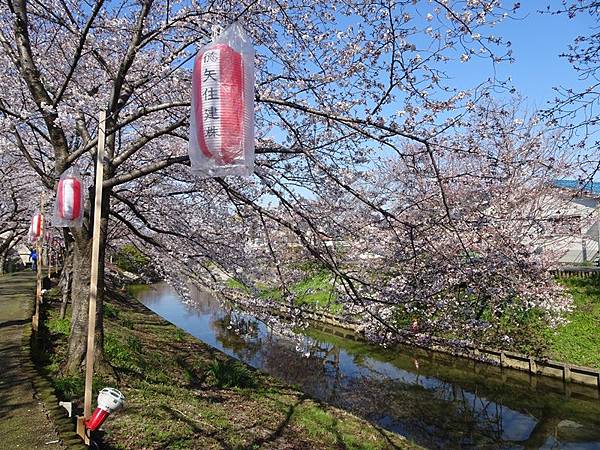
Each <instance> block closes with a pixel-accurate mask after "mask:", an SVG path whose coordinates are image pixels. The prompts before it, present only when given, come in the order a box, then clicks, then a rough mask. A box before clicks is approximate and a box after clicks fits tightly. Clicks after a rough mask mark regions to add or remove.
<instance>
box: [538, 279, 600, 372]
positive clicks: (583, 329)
mask: <svg viewBox="0 0 600 450" xmlns="http://www.w3.org/2000/svg"><path fill="white" fill-rule="evenodd" d="M560 282H561V284H563V285H564V286H565V287H566V288H567V290H568V291H569V293H570V294H571V295H572V296H573V301H574V306H575V309H574V311H573V312H572V313H571V314H569V315H568V316H567V319H568V320H569V323H568V324H566V325H564V326H561V327H559V328H558V329H557V330H556V331H555V332H554V333H552V334H551V335H550V337H549V342H550V344H549V356H550V357H551V358H553V359H557V360H560V361H566V362H569V363H571V364H576V365H582V366H589V367H595V368H600V277H591V278H576V277H573V278H568V279H565V280H561V281H560Z"/></svg>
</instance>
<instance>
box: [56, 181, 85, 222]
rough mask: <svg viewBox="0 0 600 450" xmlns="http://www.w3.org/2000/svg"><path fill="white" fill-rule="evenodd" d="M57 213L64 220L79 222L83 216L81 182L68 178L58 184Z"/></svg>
mask: <svg viewBox="0 0 600 450" xmlns="http://www.w3.org/2000/svg"><path fill="white" fill-rule="evenodd" d="M56 201H57V202H58V208H57V212H58V215H59V216H60V218H61V219H63V220H77V219H79V216H80V215H81V181H79V179H77V178H75V177H66V178H63V179H61V180H60V181H59V182H58V190H57V193H56Z"/></svg>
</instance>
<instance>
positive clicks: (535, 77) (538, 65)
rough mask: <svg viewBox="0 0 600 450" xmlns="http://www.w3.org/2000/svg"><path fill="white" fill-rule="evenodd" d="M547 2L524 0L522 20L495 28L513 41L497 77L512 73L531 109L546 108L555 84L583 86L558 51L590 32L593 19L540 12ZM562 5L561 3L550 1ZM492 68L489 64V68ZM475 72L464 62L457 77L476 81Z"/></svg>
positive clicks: (586, 16)
mask: <svg viewBox="0 0 600 450" xmlns="http://www.w3.org/2000/svg"><path fill="white" fill-rule="evenodd" d="M547 3H548V2H546V1H539V0H526V1H522V2H521V4H522V7H521V8H520V9H519V10H518V12H517V14H516V15H515V16H516V17H518V18H519V19H517V20H515V19H512V20H511V19H507V20H506V21H504V22H502V23H501V24H500V25H498V26H497V27H496V29H497V32H496V33H495V34H496V35H497V36H502V37H504V39H506V40H509V41H511V43H512V50H513V56H514V58H515V59H516V61H515V62H514V63H512V64H509V63H501V64H499V65H498V66H497V70H498V72H497V73H498V77H499V78H506V77H507V76H509V75H510V76H511V77H512V80H513V84H514V86H515V88H516V89H517V91H519V92H520V93H521V94H522V95H523V96H524V97H525V98H526V105H527V106H528V107H529V108H530V109H536V108H544V107H545V106H546V102H547V101H548V100H551V99H552V98H554V96H555V92H554V91H553V90H552V87H553V86H558V85H561V84H562V85H565V86H584V85H585V84H586V83H585V82H582V81H579V80H578V74H577V72H575V70H574V69H573V68H572V66H571V65H570V64H569V62H568V61H567V60H566V59H565V58H560V57H559V54H560V53H563V52H566V51H567V50H568V45H569V44H570V43H572V42H573V39H574V38H575V37H576V36H577V35H579V34H589V30H590V27H592V26H593V25H594V21H593V20H592V18H591V17H590V16H589V14H587V13H585V14H581V15H579V16H576V17H575V18H574V19H569V18H568V17H567V16H566V15H565V14H561V15H550V14H540V13H539V12H538V10H539V9H543V8H545V5H546V4H547ZM550 3H551V4H553V5H555V7H557V6H559V2H557V1H554V2H550ZM487 70H489V67H488V69H487ZM474 72H477V71H476V70H475V71H474V65H472V64H464V65H461V67H460V68H457V69H456V73H457V76H459V77H460V78H463V77H464V78H465V80H469V79H472V80H473V81H475V80H477V79H478V77H480V75H481V74H476V73H474Z"/></svg>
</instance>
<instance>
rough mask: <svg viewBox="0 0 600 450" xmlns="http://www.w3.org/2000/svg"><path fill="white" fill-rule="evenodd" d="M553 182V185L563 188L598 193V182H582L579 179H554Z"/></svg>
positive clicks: (599, 190)
mask: <svg viewBox="0 0 600 450" xmlns="http://www.w3.org/2000/svg"><path fill="white" fill-rule="evenodd" d="M553 183H554V185H555V186H558V187H561V188H565V189H573V190H576V191H583V192H588V193H591V194H600V182H591V181H587V182H583V181H581V180H554V182H553Z"/></svg>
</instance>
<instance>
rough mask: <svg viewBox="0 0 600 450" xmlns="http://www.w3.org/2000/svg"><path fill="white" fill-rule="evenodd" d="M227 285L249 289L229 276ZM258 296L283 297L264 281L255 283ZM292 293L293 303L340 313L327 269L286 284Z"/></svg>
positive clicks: (280, 292) (267, 297)
mask: <svg viewBox="0 0 600 450" xmlns="http://www.w3.org/2000/svg"><path fill="white" fill-rule="evenodd" d="M227 286H228V287H229V288H232V289H239V290H241V291H243V292H245V293H249V292H250V289H248V287H247V286H245V285H244V284H242V283H241V282H240V281H238V280H236V279H233V278H230V279H229V280H227ZM256 287H257V288H258V290H259V297H260V298H263V299H269V300H276V301H280V300H281V299H282V297H283V293H282V290H281V289H280V288H278V287H273V286H269V285H267V284H265V283H257V285H256ZM287 289H289V291H290V292H291V293H292V294H293V298H294V303H295V304H297V305H298V306H300V305H313V306H315V307H316V308H317V309H320V310H325V311H328V312H330V313H332V314H340V313H341V312H342V310H343V307H342V305H341V304H340V303H338V302H337V295H336V292H335V289H334V287H333V277H332V276H331V274H330V273H329V272H327V271H318V272H312V273H311V274H308V275H307V276H306V278H304V279H303V280H301V281H299V282H297V283H294V284H291V285H290V286H287Z"/></svg>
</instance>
